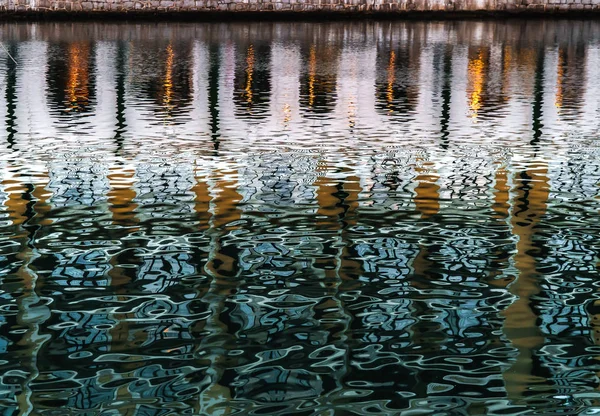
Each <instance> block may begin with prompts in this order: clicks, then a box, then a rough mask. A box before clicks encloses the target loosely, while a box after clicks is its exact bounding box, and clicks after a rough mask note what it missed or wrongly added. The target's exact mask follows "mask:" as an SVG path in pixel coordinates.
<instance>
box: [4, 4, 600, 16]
mask: <svg viewBox="0 0 600 416" xmlns="http://www.w3.org/2000/svg"><path fill="white" fill-rule="evenodd" d="M39 12H48V13H51V12H59V13H60V12H69V13H71V12H80V13H81V12H83V13H95V12H128V13H129V12H134V13H144V12H146V13H160V12H166V13H173V12H236V13H258V12H261V13H263V12H264V13H267V12H268V13H271V14H273V13H276V12H280V13H281V12H284V13H285V12H298V13H313V14H316V13H319V12H320V13H348V14H360V13H369V14H371V13H374V14H377V13H389V14H403V13H410V12H507V13H523V12H524V13H548V14H560V13H588V12H600V0H0V17H1V16H2V15H3V14H4V15H5V16H6V15H11V14H14V13H25V14H27V13H39Z"/></svg>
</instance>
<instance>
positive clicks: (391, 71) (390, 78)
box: [386, 51, 396, 112]
mask: <svg viewBox="0 0 600 416" xmlns="http://www.w3.org/2000/svg"><path fill="white" fill-rule="evenodd" d="M395 81H396V53H394V51H391V52H390V61H389V63H388V69H387V88H386V98H387V102H388V108H389V111H390V112H392V109H391V104H392V102H393V101H394V82H395Z"/></svg>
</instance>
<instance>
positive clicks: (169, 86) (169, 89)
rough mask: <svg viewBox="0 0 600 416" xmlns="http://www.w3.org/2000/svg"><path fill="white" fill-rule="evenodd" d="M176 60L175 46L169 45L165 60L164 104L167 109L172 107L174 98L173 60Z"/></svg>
mask: <svg viewBox="0 0 600 416" xmlns="http://www.w3.org/2000/svg"><path fill="white" fill-rule="evenodd" d="M174 60H175V53H174V52H173V46H172V45H169V46H168V47H167V59H166V61H165V79H164V81H163V91H164V95H163V105H164V106H165V107H166V108H167V109H171V108H172V104H171V101H172V100H173V62H174Z"/></svg>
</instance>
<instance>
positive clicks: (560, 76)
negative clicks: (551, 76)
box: [554, 49, 565, 108]
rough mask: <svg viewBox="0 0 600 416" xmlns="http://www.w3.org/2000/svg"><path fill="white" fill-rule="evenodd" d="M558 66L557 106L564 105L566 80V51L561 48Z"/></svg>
mask: <svg viewBox="0 0 600 416" xmlns="http://www.w3.org/2000/svg"><path fill="white" fill-rule="evenodd" d="M557 66H558V68H557V71H556V72H557V73H556V99H555V100H554V105H555V106H556V108H561V107H562V106H563V84H564V80H565V51H564V50H562V49H559V51H558V65H557Z"/></svg>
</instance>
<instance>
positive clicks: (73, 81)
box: [66, 43, 90, 110]
mask: <svg viewBox="0 0 600 416" xmlns="http://www.w3.org/2000/svg"><path fill="white" fill-rule="evenodd" d="M89 59H90V47H89V45H87V44H84V43H72V44H70V45H69V50H68V65H69V66H68V69H67V71H68V78H67V90H66V93H67V100H68V102H69V107H70V108H71V109H72V110H81V109H83V108H84V107H86V106H87V105H88V104H89V70H88V65H89Z"/></svg>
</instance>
